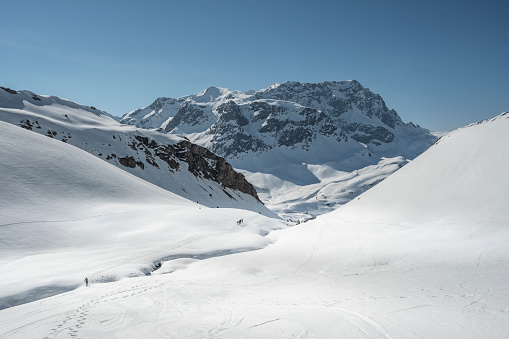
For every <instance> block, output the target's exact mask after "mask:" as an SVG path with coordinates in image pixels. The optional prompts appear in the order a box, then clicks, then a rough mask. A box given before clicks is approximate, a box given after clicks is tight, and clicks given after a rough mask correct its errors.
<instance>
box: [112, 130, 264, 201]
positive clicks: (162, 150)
mask: <svg viewBox="0 0 509 339" xmlns="http://www.w3.org/2000/svg"><path fill="white" fill-rule="evenodd" d="M135 140H136V141H133V142H132V143H131V144H130V146H131V147H132V148H133V149H136V150H141V151H143V152H144V154H145V156H146V158H145V160H146V162H147V163H148V164H150V165H152V166H155V167H159V166H158V165H157V163H156V162H155V161H154V157H158V158H159V159H161V160H163V161H164V162H166V163H167V164H168V166H169V168H170V170H175V171H179V170H182V169H181V163H185V164H187V166H188V170H189V172H191V173H193V174H194V175H195V176H196V177H201V178H203V179H208V180H213V181H216V182H218V183H220V184H221V185H222V186H223V187H224V188H230V189H233V190H237V191H240V192H242V193H246V194H249V195H251V196H253V197H254V198H255V199H256V200H258V201H260V199H259V198H258V194H257V192H256V190H255V188H254V186H253V185H252V184H251V183H249V182H248V181H247V180H246V178H245V177H244V175H243V174H241V173H238V172H236V171H235V170H234V169H233V167H232V166H231V165H230V164H229V163H228V162H227V161H226V160H225V159H224V158H222V157H220V156H217V155H216V154H214V153H212V152H211V151H209V150H208V149H206V148H205V147H201V146H198V145H196V144H193V143H191V142H189V141H186V140H183V141H180V142H178V143H176V144H174V145H159V144H157V143H156V142H155V141H154V140H150V139H149V138H147V137H143V136H136V137H135ZM119 161H120V163H121V164H122V165H124V166H128V167H131V168H134V167H135V166H140V167H141V168H142V169H143V166H142V165H143V163H142V162H137V161H135V159H134V158H133V157H125V158H119ZM140 164H141V165H140ZM225 192H226V191H225ZM260 202H261V201H260Z"/></svg>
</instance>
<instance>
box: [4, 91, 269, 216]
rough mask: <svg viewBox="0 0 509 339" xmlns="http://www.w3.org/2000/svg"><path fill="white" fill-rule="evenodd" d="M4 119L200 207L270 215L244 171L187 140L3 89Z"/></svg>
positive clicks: (91, 110) (62, 101) (50, 99)
mask: <svg viewBox="0 0 509 339" xmlns="http://www.w3.org/2000/svg"><path fill="white" fill-rule="evenodd" d="M0 120H2V121H5V122H8V123H11V124H14V125H17V126H20V127H23V128H25V129H27V130H30V131H33V132H36V133H39V134H42V135H45V136H47V137H50V138H53V139H56V140H60V141H62V142H65V143H68V144H70V145H73V146H75V147H78V148H80V149H82V150H85V151H87V152H89V153H91V154H93V155H95V156H97V157H99V158H101V159H103V160H104V161H106V162H109V163H111V164H113V165H115V166H118V167H120V168H122V169H123V170H125V171H127V172H130V173H131V174H134V175H136V176H138V177H140V178H142V179H144V180H146V181H148V182H151V183H153V184H155V185H157V186H160V187H162V188H164V189H167V190H169V191H171V192H174V193H176V194H178V195H180V196H182V197H185V198H187V199H190V200H192V201H194V202H196V203H199V204H201V205H205V206H209V207H236V208H244V209H250V210H253V211H256V212H261V213H264V214H267V215H272V212H270V211H269V210H268V209H267V208H266V207H265V206H263V204H261V203H260V202H259V198H258V196H257V193H256V190H255V189H254V187H253V186H252V185H251V184H250V183H249V182H248V181H247V180H246V179H245V177H244V175H243V174H241V173H238V172H236V171H234V170H233V168H232V167H231V165H230V164H229V163H228V162H226V161H225V159H224V158H222V157H219V156H217V155H215V154H213V153H212V152H210V151H209V150H207V149H205V148H203V147H200V146H198V145H195V144H193V143H191V142H189V141H188V140H186V139H185V138H182V137H178V136H175V135H168V134H165V133H158V132H156V131H150V130H145V129H138V128H136V127H135V126H126V125H124V124H119V123H118V122H117V121H115V120H114V119H113V118H112V117H111V116H110V115H108V114H107V113H105V112H102V111H99V110H97V109H96V108H94V107H88V106H83V105H79V104H76V103H74V102H72V101H70V100H65V99H60V98H57V97H52V96H43V95H37V94H35V93H32V92H30V91H15V90H11V89H9V88H5V87H1V88H0ZM97 175H100V174H99V173H98V174H97Z"/></svg>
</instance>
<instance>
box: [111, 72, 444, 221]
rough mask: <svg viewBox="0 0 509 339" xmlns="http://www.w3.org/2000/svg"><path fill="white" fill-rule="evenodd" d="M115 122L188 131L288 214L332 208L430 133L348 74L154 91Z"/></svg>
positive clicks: (419, 147) (409, 154)
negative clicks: (181, 93)
mask: <svg viewBox="0 0 509 339" xmlns="http://www.w3.org/2000/svg"><path fill="white" fill-rule="evenodd" d="M120 121H121V122H122V123H125V124H129V125H135V126H138V127H140V128H159V129H160V130H161V131H166V132H168V133H171V134H176V135H182V136H185V137H187V138H189V140H191V141H192V142H195V143H197V144H199V145H201V146H204V147H207V148H208V149H210V150H212V151H213V152H215V153H216V154H219V155H220V156H223V157H225V158H226V159H227V160H228V161H229V162H230V163H231V164H232V165H233V166H234V167H235V168H236V169H238V170H239V171H241V172H242V173H243V174H244V175H245V176H246V177H247V178H248V180H249V181H250V182H252V183H253V184H254V185H255V187H256V189H257V191H258V192H260V198H261V200H262V201H264V203H266V204H267V206H268V207H269V208H270V209H272V210H273V211H275V212H277V213H278V214H279V215H280V216H282V217H285V218H288V217H291V218H292V219H295V218H300V217H304V218H309V214H311V215H318V214H323V213H326V212H330V211H332V210H334V209H335V208H337V207H338V206H341V205H342V204H344V203H346V202H347V201H350V200H351V199H353V198H354V197H356V196H357V195H359V194H360V193H362V192H364V191H366V190H367V189H369V188H371V187H372V186H374V185H375V184H376V183H378V182H380V181H381V180H383V179H384V178H386V177H387V176H388V175H390V174H392V173H393V172H394V171H396V170H397V169H399V168H400V167H401V166H403V165H404V164H405V163H406V161H407V160H406V159H413V158H415V157H416V156H417V155H418V154H420V153H422V152H423V151H424V150H426V149H427V148H428V147H429V146H431V145H432V144H433V142H435V141H436V139H437V138H436V137H435V136H434V135H432V133H431V132H429V131H428V130H426V129H423V128H421V127H419V126H416V125H414V124H413V123H404V122H403V121H402V120H401V118H400V117H399V115H398V114H397V113H396V111H394V110H391V109H389V108H388V107H387V106H386V104H385V102H384V101H383V99H382V98H381V97H380V95H378V94H375V93H373V92H371V91H370V90H369V89H368V88H365V87H363V86H362V85H361V84H360V83H359V82H357V81H355V80H348V81H340V82H336V81H326V82H323V83H299V82H296V81H288V82H285V83H283V84H275V85H273V86H270V87H269V88H266V89H261V90H258V91H250V92H246V93H244V92H241V91H231V90H228V89H225V88H217V87H210V88H208V89H206V90H204V91H202V92H200V93H197V94H194V95H188V96H185V97H181V98H178V99H173V98H158V99H156V100H155V101H154V102H153V103H152V104H151V105H149V106H147V107H145V108H141V109H137V110H133V111H131V112H129V113H127V114H126V115H125V116H124V117H123V118H122V119H121V120H120ZM391 159H392V160H391ZM357 171H360V172H362V173H363V174H364V175H361V176H357ZM325 172H327V174H328V175H323V174H324V173H325ZM354 177H355V178H354ZM346 178H350V179H352V180H346ZM333 186H334V187H335V189H331V188H332V187H333ZM326 187H327V188H326ZM281 188H283V189H281ZM323 189H325V190H327V191H328V194H327V195H324V194H323V192H322V191H323ZM284 196H287V197H288V199H287V200H284V198H283V197H284ZM274 198H276V199H274ZM306 214H307V215H308V217H305V215H306Z"/></svg>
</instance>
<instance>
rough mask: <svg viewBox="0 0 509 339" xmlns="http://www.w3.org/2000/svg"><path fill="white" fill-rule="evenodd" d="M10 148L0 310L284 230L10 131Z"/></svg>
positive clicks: (0, 198)
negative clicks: (192, 198)
mask: <svg viewBox="0 0 509 339" xmlns="http://www.w3.org/2000/svg"><path fill="white" fill-rule="evenodd" d="M0 145H2V147H0V159H2V161H1V162H0V182H1V184H2V191H1V192H2V193H1V194H0V272H1V277H2V278H1V279H0V309H2V308H5V307H9V306H13V305H17V304H21V303H24V302H28V301H31V300H37V299H40V298H42V297H45V296H48V295H52V294H57V293H61V292H63V291H67V290H72V289H74V288H76V287H77V286H79V285H80V284H81V282H82V281H83V279H84V278H85V276H88V278H89V279H90V281H91V282H94V283H98V282H108V281H114V280H118V279H121V278H123V277H127V276H139V275H144V274H146V273H148V272H150V271H151V270H152V269H153V268H154V263H157V262H160V261H161V260H164V258H167V257H171V256H182V257H191V258H192V257H193V256H195V257H196V256H197V257H198V258H205V257H207V256H214V255H220V254H225V253H230V252H236V251H243V250H246V249H253V248H259V247H263V246H265V245H266V244H267V243H268V240H266V239H265V238H264V237H263V235H265V234H266V233H268V231H270V230H271V229H273V228H274V227H282V226H284V225H282V224H280V223H279V222H278V221H277V220H276V219H269V218H267V217H264V216H262V215H260V214H258V213H255V212H250V211H245V210H239V209H216V208H207V207H204V206H202V205H199V204H197V203H195V202H192V201H189V200H187V199H184V198H182V197H180V196H178V195H176V194H173V193H171V192H168V191H166V190H163V189H162V188H160V187H157V186H155V185H153V184H150V183H148V182H146V181H143V180H141V179H140V178H138V177H136V176H133V175H131V174H129V173H127V172H125V171H123V170H121V169H119V168H117V167H115V166H113V165H111V164H109V163H107V162H105V161H103V160H101V159H99V158H97V157H95V156H92V155H90V154H88V153H86V152H84V151H82V150H80V149H78V148H76V147H73V146H71V145H68V144H66V143H63V142H61V141H58V140H55V139H52V138H47V137H45V136H41V135H39V134H36V133H33V132H29V131H26V130H25V129H22V128H20V127H16V126H13V125H11V124H7V123H5V122H0ZM240 219H244V223H243V224H242V225H237V223H236V221H237V220H240ZM0 318H1V317H0ZM0 328H3V327H2V326H0ZM0 332H1V330H0ZM0 336H1V337H4V335H2V334H0Z"/></svg>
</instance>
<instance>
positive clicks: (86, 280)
mask: <svg viewBox="0 0 509 339" xmlns="http://www.w3.org/2000/svg"><path fill="white" fill-rule="evenodd" d="M85 286H86V287H88V278H87V277H85Z"/></svg>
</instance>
